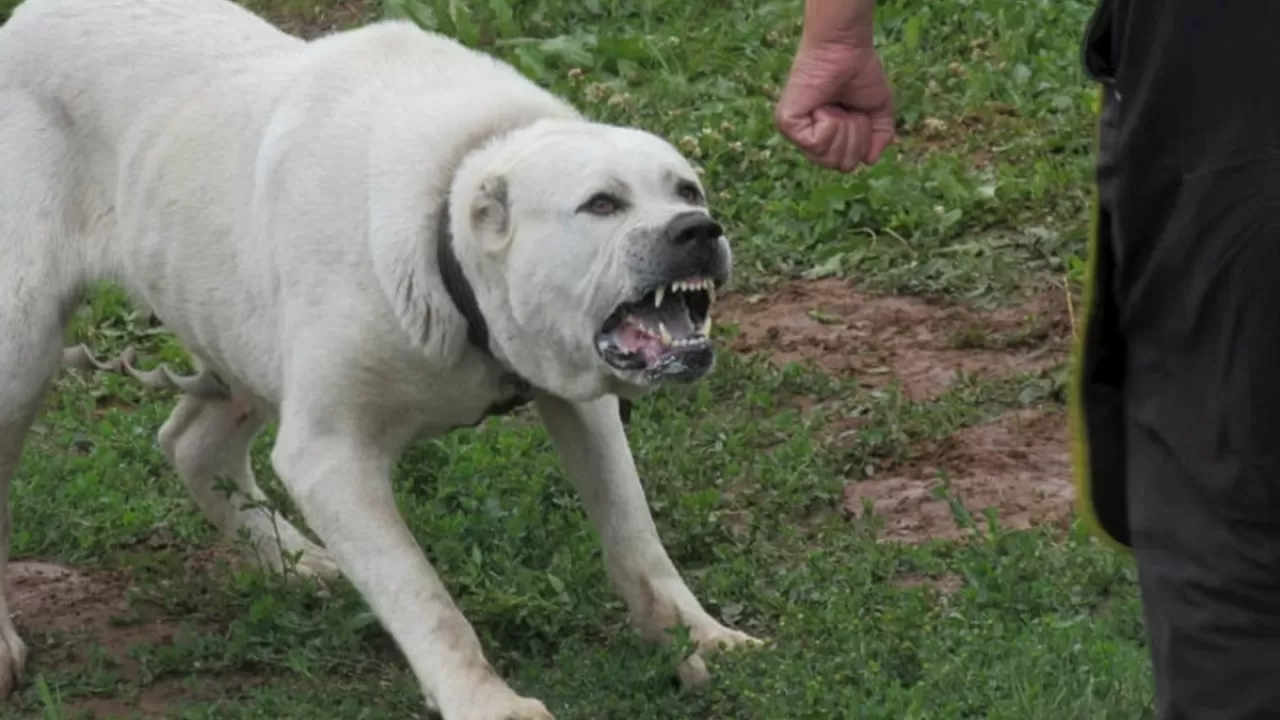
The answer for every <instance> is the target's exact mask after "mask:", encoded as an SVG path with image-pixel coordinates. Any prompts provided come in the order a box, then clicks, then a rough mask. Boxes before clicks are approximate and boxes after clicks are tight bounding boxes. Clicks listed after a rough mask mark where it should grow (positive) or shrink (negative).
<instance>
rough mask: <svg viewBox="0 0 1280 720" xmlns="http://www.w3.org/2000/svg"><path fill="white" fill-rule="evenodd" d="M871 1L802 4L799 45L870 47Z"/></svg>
mask: <svg viewBox="0 0 1280 720" xmlns="http://www.w3.org/2000/svg"><path fill="white" fill-rule="evenodd" d="M875 9H876V3H875V0H805V4H804V36H803V38H802V39H801V43H803V44H825V43H840V44H844V45H853V46H857V47H871V44H872V42H871V39H872V27H873V23H872V20H873V17H874V15H875Z"/></svg>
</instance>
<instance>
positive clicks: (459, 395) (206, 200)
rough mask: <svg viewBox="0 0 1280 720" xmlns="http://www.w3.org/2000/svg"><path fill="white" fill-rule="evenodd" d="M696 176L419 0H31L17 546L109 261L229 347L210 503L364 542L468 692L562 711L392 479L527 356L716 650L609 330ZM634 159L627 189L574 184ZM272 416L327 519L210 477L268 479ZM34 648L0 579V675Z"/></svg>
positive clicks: (192, 399) (486, 718)
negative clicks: (413, 18)
mask: <svg viewBox="0 0 1280 720" xmlns="http://www.w3.org/2000/svg"><path fill="white" fill-rule="evenodd" d="M674 177H690V178H693V177H695V176H694V175H693V170H692V168H691V167H690V166H689V164H688V163H687V162H686V160H685V159H684V158H682V157H681V156H680V155H679V153H678V152H677V151H676V150H675V149H674V148H672V147H671V146H670V145H669V144H668V143H666V142H664V141H662V140H660V139H658V138H657V137H655V136H653V135H650V134H648V133H645V132H641V131H638V130H634V129H627V128H622V127H615V126H607V125H601V124H595V123H590V122H588V121H586V120H585V119H583V118H582V117H580V116H579V114H578V113H577V112H576V111H575V110H574V109H573V108H572V107H570V106H569V105H567V104H566V103H564V102H562V101H561V100H560V99H558V98H556V97H554V96H553V95H551V94H549V93H547V92H545V91H544V90H542V89H540V88H538V87H537V86H535V85H534V84H533V83H531V82H529V81H527V80H526V79H525V78H523V77H522V76H521V75H519V74H518V73H517V72H515V71H514V70H513V69H512V68H510V67H508V66H506V65H505V64H502V63H499V62H497V61H495V60H494V59H492V58H490V57H488V56H486V55H483V54H480V53H476V52H473V51H470V50H468V49H466V48H464V47H462V46H460V45H458V44H456V43H454V42H453V41H451V40H449V39H447V38H443V37H439V36H436V35H432V34H428V33H424V32H422V31H420V30H419V29H417V28H416V27H413V26H411V25H408V24H404V23H397V22H386V23H380V24H375V25H372V26H369V27H365V28H363V29H359V30H355V31H351V32H347V33H341V34H336V35H333V36H329V37H327V38H324V39H320V40H317V41H314V42H311V43H304V42H303V41H301V40H299V39H296V38H294V37H291V36H289V35H286V34H284V33H282V32H279V31H278V30H276V29H275V28H273V27H271V26H270V25H268V24H267V23H265V22H263V21H262V20H260V19H259V18H257V17H255V16H254V15H252V14H250V13H248V12H247V11H245V10H243V9H241V8H239V7H238V6H235V5H233V4H231V3H230V2H226V1H225V0H28V2H27V3H25V4H23V5H21V6H19V7H18V9H17V10H16V12H15V13H14V14H13V17H12V19H11V20H10V21H9V22H8V24H7V25H5V26H4V27H2V28H0V338H2V340H0V507H3V512H0V568H2V567H3V564H4V563H5V562H7V559H8V549H9V526H8V523H9V517H8V502H7V492H8V487H9V481H10V478H11V476H12V474H13V472H14V470H15V468H16V466H17V463H18V456H19V452H20V449H21V445H22V438H23V435H24V434H25V432H26V429H27V427H28V426H29V424H30V422H31V420H32V418H33V417H34V415H35V414H36V412H37V411H38V408H39V406H40V402H41V397H42V395H43V392H44V389H45V388H46V387H47V385H48V383H49V381H50V379H51V377H52V376H53V374H54V373H55V371H56V369H57V366H58V362H59V357H60V343H59V341H60V337H61V331H62V327H63V324H64V323H65V321H66V319H67V316H68V314H69V311H70V309H71V308H72V307H73V305H74V302H75V300H76V297H77V294H78V293H79V291H80V290H81V288H82V287H83V286H84V284H85V283H86V282H88V281H91V280H96V279H107V280H112V281H115V282H117V283H119V284H120V285H122V286H123V287H125V288H127V289H128V290H129V291H130V292H131V293H132V294H134V295H135V296H136V297H137V299H138V300H139V301H140V302H141V303H143V304H145V306H147V307H149V308H151V309H152V310H153V311H154V312H155V313H156V315H157V316H158V317H159V318H160V319H161V320H162V321H163V322H164V324H165V325H166V326H167V327H168V328H169V329H171V330H172V331H173V332H174V333H175V334H176V335H177V336H178V337H179V338H181V340H182V341H183V342H184V343H185V345H186V347H187V348H188V349H189V350H190V351H191V353H192V355H193V356H194V357H195V358H196V360H197V361H198V363H199V365H200V367H201V368H202V375H203V377H202V383H196V385H199V387H201V388H204V389H203V390H200V391H192V392H188V393H187V394H185V395H184V396H183V397H182V399H181V400H180V402H179V404H178V406H177V407H176V408H175V410H174V411H173V414H172V415H171V416H170V418H169V420H168V421H167V422H166V423H165V424H164V426H163V428H162V429H161V430H160V434H159V441H160V444H161V447H162V449H163V450H164V452H165V455H166V456H167V457H168V458H169V459H170V460H171V461H172V462H173V463H174V465H175V467H176V468H177V471H178V473H179V474H180V475H181V477H182V478H183V480H184V481H185V482H186V484H187V485H188V487H189V488H190V490H191V492H192V494H193V496H194V497H195V499H196V500H197V502H198V504H199V505H200V507H201V508H202V510H203V511H204V513H205V514H206V515H207V516H208V517H209V519H210V520H211V521H213V522H214V523H216V524H217V525H218V526H219V527H220V528H221V529H222V530H223V531H224V532H226V533H228V534H230V533H236V532H239V531H242V530H245V531H248V533H249V535H250V537H251V538H252V539H253V541H254V543H255V544H256V546H257V548H258V550H259V552H261V553H262V554H263V555H264V556H265V557H266V558H267V559H268V560H269V561H271V562H272V564H273V565H274V566H276V567H279V566H280V565H281V564H282V559H281V551H282V550H283V551H289V552H295V551H301V554H302V561H301V567H302V568H303V569H304V570H306V571H309V572H313V573H316V574H319V575H323V576H329V575H332V574H333V573H334V572H335V571H336V569H340V570H341V572H342V573H343V574H344V575H345V576H346V577H347V578H348V579H350V581H351V582H352V583H354V585H355V587H356V588H358V589H359V591H360V592H361V593H362V594H363V597H364V598H365V599H366V600H367V602H368V603H369V605H370V607H371V608H372V609H373V611H374V612H375V613H376V614H377V616H378V618H379V619H380V620H381V621H382V623H383V624H384V626H385V627H386V628H387V630H388V631H389V632H390V633H391V635H392V636H393V637H394V638H395V640H396V642H397V643H398V644H399V646H400V647H401V648H402V650H403V652H404V654H405V656H406V658H407V660H408V662H409V664H410V665H411V666H412V668H413V670H414V672H415V673H416V675H417V677H418V678H419V680H420V682H421V685H422V688H423V691H424V693H425V694H426V696H427V698H428V699H429V701H432V702H433V704H435V705H437V706H438V707H439V708H440V710H441V711H442V713H443V715H444V717H445V718H446V720H460V719H476V720H497V719H499V718H547V717H550V714H549V713H548V712H547V710H546V709H545V707H543V705H542V703H540V702H538V701H536V700H532V699H527V698H521V697H519V696H518V695H516V694H515V693H514V692H513V691H512V690H511V689H510V688H509V687H508V686H507V685H506V684H505V683H504V682H503V681H502V680H501V679H500V678H498V677H497V676H496V675H495V673H494V672H493V671H492V669H491V668H490V666H489V664H488V662H487V661H486V660H485V657H484V655H483V652H482V650H481V648H480V646H479V643H478V641H477V639H476V635H475V633H474V632H473V630H472V628H471V627H470V625H469V624H468V623H467V621H466V620H465V619H464V618H463V616H462V615H461V613H460V612H459V611H458V609H457V607H456V606H455V605H454V603H453V601H452V600H451V599H450V597H449V595H448V593H447V591H446V590H445V588H444V586H443V585H442V583H441V582H440V579H439V578H438V577H437V575H436V573H435V571H434V570H433V569H432V567H431V565H430V564H429V562H428V561H427V558H426V557H425V555H424V554H423V552H422V550H421V549H420V548H419V546H418V545H417V544H416V543H415V542H414V539H413V537H412V535H411V534H410V533H409V530H408V529H407V528H406V526H405V525H404V522H403V520H402V519H401V518H400V516H399V515H398V513H397V512H396V507H395V503H394V500H393V497H392V491H391V487H390V484H389V481H388V474H389V470H390V468H391V466H392V464H393V462H394V461H395V458H396V456H397V455H398V453H399V452H400V451H401V449H402V448H403V447H404V446H405V445H406V444H407V443H408V442H410V441H411V440H412V439H414V438H417V437H422V436H429V435H431V434H438V433H442V432H446V431H448V430H449V429H451V428H454V427H457V426H460V425H468V424H471V423H474V422H475V421H476V420H477V419H479V418H480V417H481V414H482V412H483V411H484V409H485V408H487V407H489V406H490V405H491V404H492V403H494V402H496V401H499V400H501V399H503V397H504V396H505V395H506V394H507V391H506V389H505V388H504V385H503V383H502V382H501V376H502V373H503V371H504V370H505V369H509V370H514V371H516V372H517V373H519V374H520V375H522V376H523V377H525V378H527V379H528V380H529V381H531V382H532V383H533V384H534V385H536V386H537V387H538V388H540V390H539V391H538V393H537V395H536V407H537V410H538V412H539V414H540V416H541V417H542V419H543V421H544V422H545V424H546V426H547V428H548V430H549V432H550V434H551V436H552V438H553V440H554V444H555V446H556V448H557V450H558V452H559V453H560V455H561V457H562V459H563V462H564V465H565V467H566V470H567V473H568V475H569V476H570V477H571V478H572V480H573V482H574V484H575V485H576V487H577V488H578V489H579V490H580V492H581V494H582V496H583V500H584V502H585V505H586V508H587V510H588V512H589V514H590V516H591V519H592V521H593V523H594V524H595V527H596V529H597V531H598V532H599V534H600V537H601V540H602V543H603V546H604V550H605V556H606V558H607V564H608V570H609V575H610V577H611V578H612V580H613V582H614V584H615V585H616V587H617V589H618V591H619V593H620V594H621V595H622V596H623V597H624V598H625V600H626V602H627V604H628V606H629V608H630V613H631V617H632V620H633V622H634V623H635V624H636V625H637V627H638V628H639V629H640V630H641V632H642V633H643V634H644V635H645V636H646V637H649V638H652V639H655V640H659V641H661V639H662V637H663V635H664V633H663V630H664V629H665V628H669V627H671V626H673V625H675V624H676V623H684V624H686V625H688V626H689V627H690V628H691V630H692V633H693V636H694V638H695V639H696V640H697V641H698V642H699V645H700V646H701V647H702V648H703V649H705V650H712V649H714V648H715V647H717V645H718V644H721V643H723V644H727V645H729V646H733V645H739V644H743V643H747V642H752V640H751V639H750V638H748V637H747V636H746V635H744V634H742V633H740V632H737V631H734V630H730V629H728V628H726V627H724V626H723V625H721V624H720V623H719V622H717V621H716V620H715V619H713V618H712V617H710V616H709V615H708V614H707V613H706V612H705V611H704V610H703V608H702V607H701V606H700V605H699V603H698V601H697V600H696V599H695V598H694V596H693V594H692V593H691V592H690V591H689V589H688V587H687V586H686V585H685V583H684V581H683V580H682V579H681V578H680V576H679V574H678V572H677V571H676V569H675V567H674V566H673V565H672V563H671V560H670V559H669V558H668V556H667V554H666V552H665V551H664V549H663V547H662V544H661V542H660V541H659V538H658V535H657V532H656V530H655V528H654V524H653V521H652V519H651V517H650V514H649V510H648V506H647V503H646V500H645V497H644V493H643V491H642V489H641V486H640V483H639V480H638V478H637V474H636V468H635V464H634V462H633V460H632V456H631V452H630V449H629V447H628V444H627V439H626V436H625V434H624V430H623V428H622V426H621V423H620V421H619V419H618V415H617V408H618V402H617V397H616V395H617V394H629V393H634V392H638V391H640V390H643V389H644V387H645V386H646V382H645V381H643V380H642V379H640V378H638V377H631V376H628V375H627V374H625V373H621V372H616V371H613V370H611V369H609V368H608V367H607V366H606V365H605V364H604V363H603V362H602V361H601V359H600V357H599V355H598V354H597V353H596V350H595V348H594V345H593V343H594V337H593V331H594V330H595V329H597V328H599V326H600V324H601V323H602V322H603V320H604V319H605V318H606V317H607V316H608V314H609V313H610V312H611V310H612V309H613V308H614V307H616V306H617V305H618V304H619V303H620V302H622V301H623V300H625V299H628V298H630V297H632V296H633V295H634V293H635V292H636V290H637V288H638V287H640V283H641V280H640V279H638V278H639V277H640V276H642V275H643V274H644V272H645V269H646V267H647V266H646V263H652V262H653V257H654V255H655V253H659V252H661V250H660V248H659V241H658V240H657V239H656V238H657V237H658V235H660V229H661V226H662V225H663V224H664V223H666V222H668V221H669V220H670V219H671V218H672V217H673V216H675V215H676V214H678V213H681V212H687V211H689V210H690V208H689V206H688V204H687V203H684V202H682V201H681V200H680V199H679V198H678V197H677V196H676V195H674V194H672V193H671V192H670V187H669V186H670V183H671V181H672V178H674ZM613 180H617V181H621V182H623V183H625V184H626V185H627V186H628V187H629V192H630V193H631V199H632V205H633V207H632V208H631V209H630V210H629V211H628V212H627V213H625V214H623V215H621V216H619V217H617V218H609V219H601V218H590V217H584V216H582V215H580V214H575V213H573V212H572V208H573V207H575V206H576V205H578V204H579V203H581V202H582V201H583V200H584V199H585V197H586V195H587V194H589V193H590V191H591V190H592V189H593V188H594V187H596V186H598V185H599V184H601V183H605V182H610V181H613ZM446 196H447V197H449V198H450V199H449V208H450V216H451V227H452V231H453V235H454V237H455V244H456V253H457V256H458V258H459V262H460V264H461V265H462V267H463V268H464V270H465V272H466V275H467V276H468V278H469V279H470V280H471V282H472V284H473V285H474V287H475V290H476V295H477V297H478V300H479V304H480V306H481V309H482V311H483V313H484V315H485V317H486V318H487V319H488V321H489V324H490V329H491V331H492V334H493V340H494V342H493V345H494V352H495V354H496V356H497V359H498V362H497V363H495V362H494V361H492V360H491V359H489V358H487V357H486V356H484V355H483V354H481V353H480V352H478V351H477V350H476V349H475V348H474V347H472V346H471V345H469V344H468V342H467V339H466V335H465V329H466V324H465V321H464V319H463V318H462V316H461V315H460V314H459V312H458V311H457V309H456V308H455V307H454V305H453V304H452V302H451V301H450V298H449V296H448V295H447V294H446V292H445V290H444V288H443V285H442V284H441V280H440V277H439V274H438V271H437V268H436V261H435V240H436V235H437V234H436V232H435V223H436V220H437V218H438V213H439V211H440V204H441V203H442V202H443V201H444V198H446ZM724 250H725V251H726V252H727V245H725V246H724ZM73 356H74V353H71V354H69V355H68V357H69V358H71V357H73ZM80 360H81V361H84V360H85V358H84V357H80ZM82 364H85V363H84V362H82ZM211 378H212V379H216V382H213V381H212V380H211ZM204 380H209V382H203V381H204ZM196 385H192V386H190V387H195V386H196ZM184 387H185V386H184ZM219 388H221V389H222V390H221V391H220V390H219ZM220 392H221V394H220ZM271 420H278V421H279V423H280V429H279V433H278V438H277V441H276V443H275V446H274V449H273V451H272V455H271V459H272V463H273V465H274V467H275V469H276V471H277V472H278V473H279V475H280V477H281V478H282V479H283V481H284V483H285V485H286V486H287V488H288V490H289V492H290V493H291V494H292V496H293V497H294V499H295V500H296V501H297V504H298V506H299V508H300V509H301V511H302V513H303V514H304V516H305V517H306V519H307V522H308V523H309V524H310V526H311V527H312V528H314V529H315V531H316V533H317V535H318V536H319V538H320V539H321V540H322V541H323V543H324V545H325V548H321V547H319V546H317V545H315V544H314V543H312V542H310V541H309V540H307V539H306V538H305V537H304V536H303V535H302V534H301V533H300V532H298V531H297V530H296V529H294V528H293V527H292V526H290V525H289V524H288V522H286V521H285V520H284V519H283V518H280V517H278V516H275V515H273V514H271V513H270V512H268V511H264V510H260V509H249V508H245V507H243V506H241V505H239V504H237V503H235V502H233V501H231V500H229V499H228V498H226V497H225V496H224V495H223V494H221V493H219V492H217V491H216V490H215V488H214V482H215V480H217V479H218V478H229V479H230V480H232V481H234V483H235V484H236V485H237V486H238V488H239V490H240V491H241V492H242V493H243V494H244V495H246V496H249V497H250V498H255V499H260V498H261V492H260V490H259V489H258V488H257V485H256V484H255V482H254V479H253V475H252V472H251V470H250V466H249V463H248V449H249V445H250V443H251V442H252V440H253V438H254V437H255V436H256V435H257V433H258V432H259V431H260V430H261V428H262V427H263V426H264V425H265V424H266V423H267V422H268V421H271ZM277 528H278V532H279V533H280V535H279V537H280V541H279V543H277V540H276V532H277ZM25 654H26V653H25V649H24V646H23V643H22V640H21V639H20V638H19V637H18V635H17V632H16V630H15V627H14V625H13V623H12V621H11V619H10V617H9V612H8V611H7V607H6V603H5V596H4V593H0V693H6V694H7V692H8V691H9V690H10V688H11V687H12V684H13V682H14V681H15V680H16V679H18V678H19V676H20V674H21V672H22V669H23V663H24V660H25ZM695 660H696V658H695ZM699 662H700V661H699Z"/></svg>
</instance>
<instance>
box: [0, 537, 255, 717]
mask: <svg viewBox="0 0 1280 720" xmlns="http://www.w3.org/2000/svg"><path fill="white" fill-rule="evenodd" d="M224 553H225V550H223V549H221V548H219V549H214V550H208V551H204V552H201V553H197V554H196V555H195V556H193V557H192V558H190V559H189V560H188V562H187V565H188V569H189V570H192V571H200V570H202V569H206V570H207V567H208V566H209V565H210V564H211V562H212V558H213V556H214V555H215V554H218V555H222V554H224ZM8 581H9V592H10V600H11V602H12V604H11V606H10V611H11V612H12V613H13V616H14V621H15V622H16V623H17V625H18V629H19V632H21V633H22V635H23V637H24V639H25V640H26V642H27V645H28V648H29V649H30V650H31V652H32V654H33V655H34V654H39V655H40V656H41V657H40V662H41V664H42V665H44V666H45V667H56V668H57V669H58V670H60V671H63V672H81V671H89V670H90V669H91V668H92V666H94V665H95V663H100V662H101V660H102V659H103V656H105V659H106V661H107V662H108V663H110V664H111V666H113V667H114V670H115V672H116V673H117V674H118V675H119V676H120V677H122V678H124V679H128V680H137V679H139V677H140V675H141V668H140V666H139V663H138V661H137V660H136V659H135V658H134V657H133V656H131V655H130V648H132V647H134V646H137V645H142V644H147V645H166V644H170V643H172V642H173V641H174V639H175V638H176V637H177V636H178V633H179V632H180V631H181V630H180V624H179V622H180V621H179V619H174V618H167V617H164V616H163V615H162V614H160V613H158V612H156V613H150V612H149V611H148V609H147V607H146V605H145V603H137V602H131V601H130V597H129V590H130V588H131V587H132V585H133V582H132V579H131V578H130V577H129V576H128V575H126V574H123V573H119V574H117V573H106V572H99V571H88V570H81V569H74V568H69V567H65V566H63V565H59V564H55V563H50V562H43V561H40V560H35V559H26V560H15V561H13V562H11V563H9V568H8ZM99 653H101V654H100V655H99ZM262 681H263V680H262V679H261V678H255V677H253V676H249V675H234V676H228V675H220V676H217V677H214V676H209V677H201V676H195V677H185V678H182V679H172V678H161V679H158V680H154V681H150V682H148V683H147V684H146V686H145V687H144V688H143V689H142V690H141V692H139V693H137V695H136V696H134V697H124V696H118V695H113V696H110V697H89V698H77V699H76V700H74V701H68V702H64V703H63V704H62V708H63V710H65V712H66V717H67V718H68V720H77V719H79V718H85V719H86V720H87V719H93V720H106V719H107V718H133V717H143V718H161V717H165V716H166V713H168V712H172V711H173V709H174V708H175V707H177V706H178V705H180V704H181V703H183V702H190V701H193V700H213V699H216V698H217V697H219V696H221V695H223V694H224V693H228V692H241V691H243V689H244V688H245V687H248V686H250V685H253V684H257V683H260V682H262Z"/></svg>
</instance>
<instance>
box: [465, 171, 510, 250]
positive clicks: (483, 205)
mask: <svg viewBox="0 0 1280 720" xmlns="http://www.w3.org/2000/svg"><path fill="white" fill-rule="evenodd" d="M507 203H508V195H507V179H506V178H504V177H502V176H501V175H490V176H489V177H487V178H485V179H484V180H483V181H482V182H481V183H480V187H478V188H476V194H475V198H474V199H472V201H471V225H472V227H473V228H474V229H475V230H476V234H477V235H479V236H481V237H489V238H500V239H501V240H505V239H506V238H507V236H508V235H509V234H510V231H511V213H510V212H509V209H508V205H507ZM500 242H501V241H500ZM503 244H505V243H503Z"/></svg>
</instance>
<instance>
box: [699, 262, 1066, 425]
mask: <svg viewBox="0 0 1280 720" xmlns="http://www.w3.org/2000/svg"><path fill="white" fill-rule="evenodd" d="M716 317H717V319H718V320H719V321H720V322H722V323H732V324H734V325H736V326H737V328H738V335H737V336H736V337H734V338H732V339H730V340H729V341H728V347H729V348H730V349H732V350H734V351H736V352H741V353H765V354H767V355H768V356H769V357H770V358H771V359H772V361H773V362H774V363H776V364H778V365H785V364H787V363H790V362H806V361H812V362H814V363H815V364H816V365H817V366H818V367H819V368H820V369H822V370H824V371H826V372H829V373H833V374H837V375H845V376H854V377H856V378H857V379H858V381H859V382H861V383H863V384H865V385H869V386H883V385H887V384H888V383H889V382H890V381H891V380H892V379H897V380H899V381H900V382H901V387H902V390H903V392H904V394H905V395H906V396H907V397H909V398H911V399H913V400H923V399H927V398H929V397H932V396H936V395H938V394H941V393H943V392H945V391H946V390H947V388H948V386H949V385H950V384H951V383H952V382H953V380H954V378H955V377H956V373H957V372H963V373H965V374H980V375H985V376H988V377H1007V376H1009V375H1015V374H1018V373H1023V372H1040V371H1042V370H1046V369H1049V368H1052V367H1053V366H1054V365H1056V364H1057V363H1059V362H1061V361H1062V360H1063V358H1064V357H1065V354H1066V351H1067V348H1068V347H1069V345H1068V343H1069V339H1070V336H1071V323H1070V320H1069V314H1068V308H1067V300H1066V297H1065V296H1064V295H1062V294H1061V293H1055V292H1049V293H1045V294H1043V295H1040V296H1036V297H1033V298H1031V299H1030V300H1029V301H1028V302H1027V303H1025V304H1023V305H1021V306H1018V307H1015V308H1008V309H1001V310H997V311H994V312H989V313H979V312H975V311H973V310H970V309H968V308H964V307H958V306H951V305H941V304H937V303H931V302H928V301H925V300H921V299H916V298H906V297H893V296H873V295H867V294H865V293H860V292H858V291H857V290H856V289H854V287H853V286H852V285H850V284H849V283H848V282H846V281H843V280H835V279H827V280H819V281H813V282H807V281H800V282H789V283H785V284H782V285H779V286H777V287H774V288H770V289H769V290H767V291H765V292H762V293H760V294H758V295H752V296H745V295H728V296H726V297H725V298H724V300H723V301H722V302H720V303H718V304H717V307H716Z"/></svg>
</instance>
